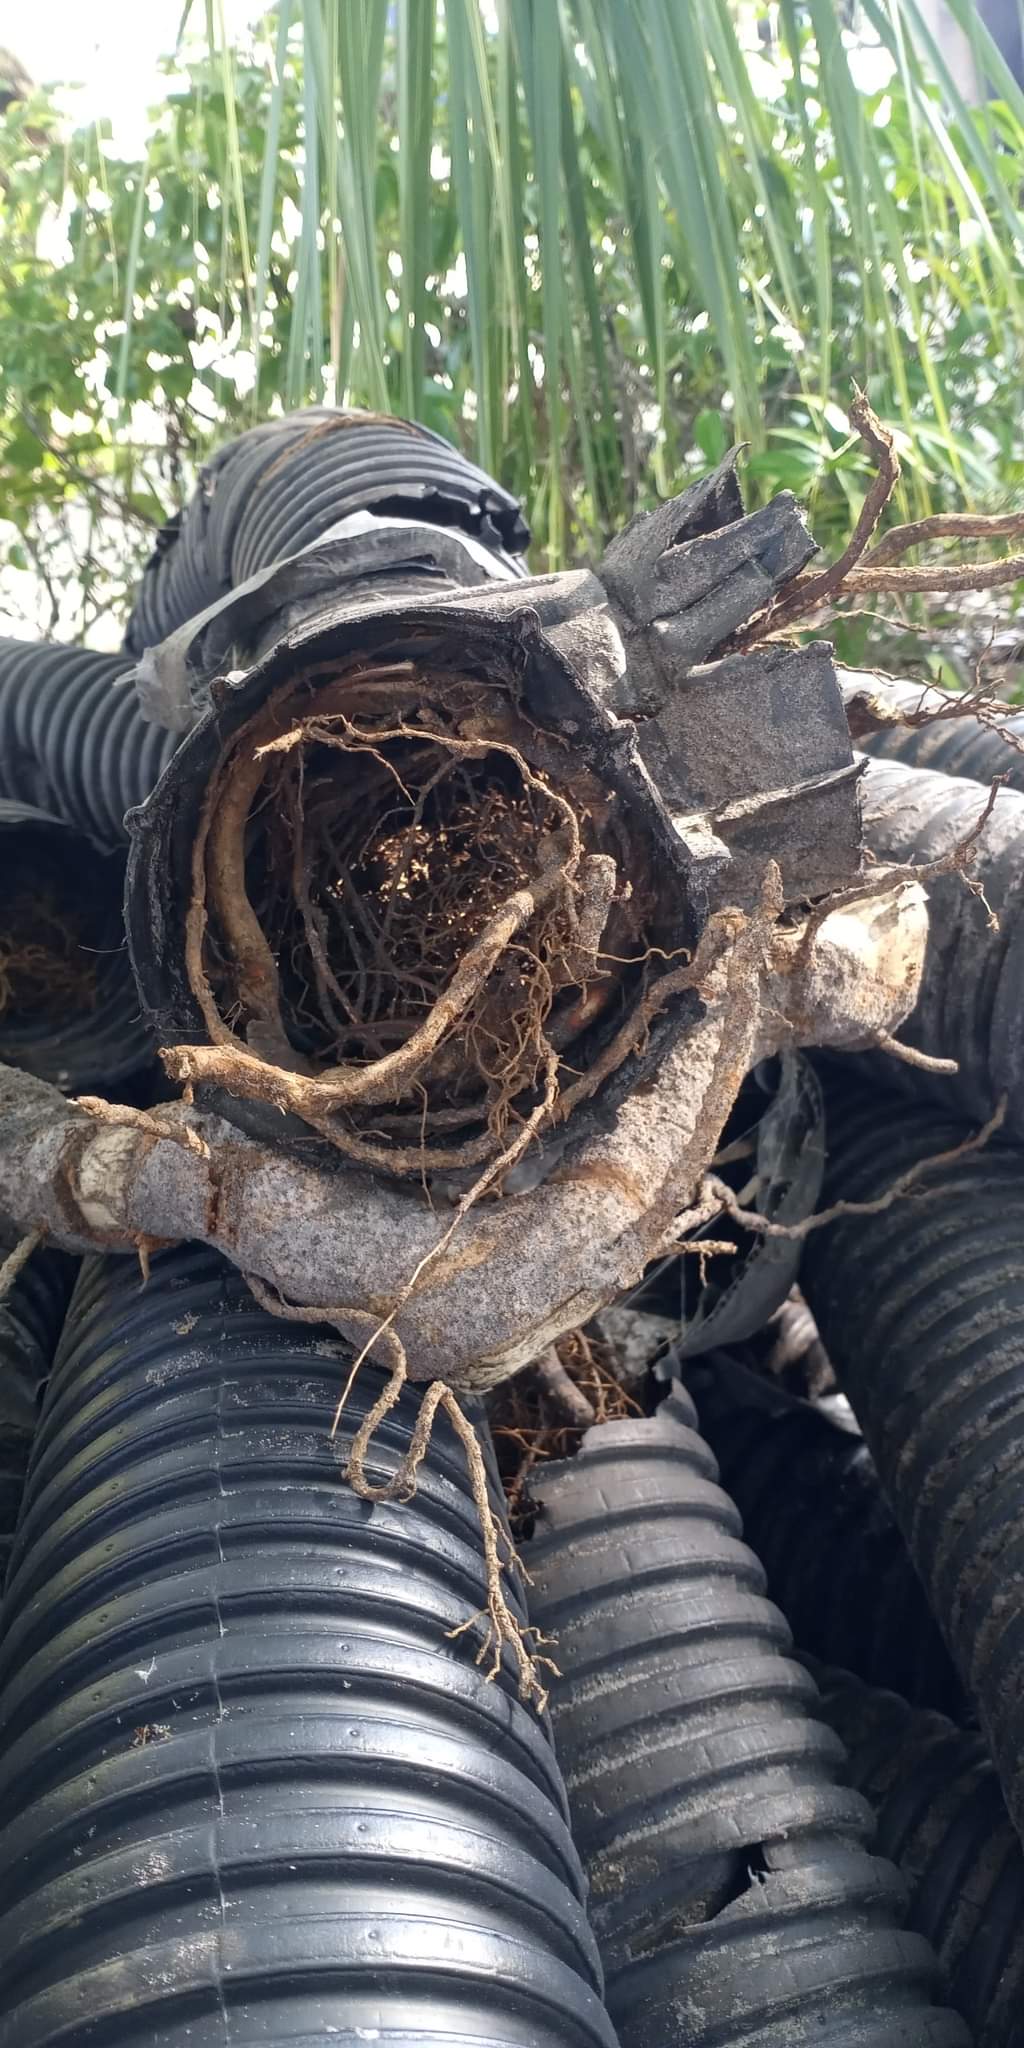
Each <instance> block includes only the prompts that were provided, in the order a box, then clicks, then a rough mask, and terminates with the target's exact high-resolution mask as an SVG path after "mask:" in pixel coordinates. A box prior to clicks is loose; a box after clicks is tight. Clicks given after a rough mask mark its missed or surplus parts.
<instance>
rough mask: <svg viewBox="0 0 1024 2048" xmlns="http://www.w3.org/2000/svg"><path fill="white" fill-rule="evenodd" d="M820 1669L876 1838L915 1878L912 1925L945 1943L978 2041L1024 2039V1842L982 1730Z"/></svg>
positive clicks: (955, 1992)
mask: <svg viewBox="0 0 1024 2048" xmlns="http://www.w3.org/2000/svg"><path fill="white" fill-rule="evenodd" d="M815 1675H816V1677H817V1680H818V1684H819V1687H820V1689H821V1711H822V1713H823V1715H824V1717H825V1719H826V1720H827V1721H828V1723H829V1725H830V1727H832V1728H834V1729H835V1731H836V1733H837V1735H838V1736H839V1737H840V1738H841V1740H842V1741H843V1743H844V1744H845V1746H846V1749H847V1752H848V1755H849V1768H850V1777H851V1780H852V1782H853V1784H854V1785H856V1786H857V1788H858V1790H859V1791H861V1792H863V1794H864V1797H865V1798H866V1799H869V1800H870V1801H871V1805H872V1808H873V1809H874V1812H875V1815H876V1818H877V1821H878V1834H877V1837H876V1842H877V1847H878V1848H879V1849H880V1850H881V1851H882V1853H883V1854H884V1855H886V1856H890V1857H891V1858H892V1860H893V1862H894V1863H896V1864H898V1865H899V1868H900V1870H901V1871H902V1873H903V1876H904V1878H905V1880H906V1883H907V1885H908V1888H909V1894H910V1902H909V1910H908V1914H907V1925H908V1927H913V1928H915V1929H916V1930H917V1932H918V1933H919V1934H923V1935H924V1936H925V1939H926V1940H927V1941H930V1942H931V1943H932V1945H933V1947H934V1948H935V1951H936V1953H937V1955H938V1958H939V1964H940V1967H941V1970H942V1974H943V1978H944V1980H945V1984H946V1988H947V1995H948V1997H949V2000H950V2003H951V2005H954V2006H955V2007H956V2010H957V2011H958V2012H959V2013H962V2015H963V2017H964V2019H965V2020H966V2021H967V2024H968V2026H969V2027H970V2029H971V2033H972V2035H973V2038H974V2042H975V2048H1021V2044H1022V2043H1024V1851H1022V1849H1021V1845H1020V1843H1019V1841H1018V1840H1017V1837H1016V1835H1015V1833H1014V1831H1013V1828H1012V1827H1011V1825H1010V1821H1009V1818H1008V1816H1007V1812H1006V1807H1005V1804H1004V1802H1003V1795H1002V1793H1001V1792H1000V1789H999V1780H998V1778H997V1777H996V1773H995V1770H994V1768H993V1764H992V1759H991V1757H990V1756H989V1753H988V1751H987V1749H986V1748H985V1744H984V1742H983V1740H982V1738H981V1736H980V1735H971V1734H966V1733H964V1731H963V1730H962V1729H959V1728H955V1727H954V1726H953V1723H952V1722H951V1721H947V1719H946V1717H945V1715H944V1714H934V1713H921V1712H915V1711H914V1709H913V1708H912V1707H908V1705H907V1703H906V1701H905V1700H902V1699H899V1698H897V1696H896V1694H895V1693H891V1692H876V1691H875V1690H874V1689H873V1688H872V1687H870V1686H865V1685H861V1684H859V1682H858V1681H857V1679H856V1678H852V1677H850V1675H849V1674H848V1673H847V1672H845V1671H822V1670H820V1669H818V1670H816V1673H815Z"/></svg>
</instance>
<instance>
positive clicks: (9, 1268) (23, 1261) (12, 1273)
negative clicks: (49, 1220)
mask: <svg viewBox="0 0 1024 2048" xmlns="http://www.w3.org/2000/svg"><path fill="white" fill-rule="evenodd" d="M45 1236H46V1232H45V1230H30V1231H29V1232H28V1233H27V1235H26V1236H25V1237H22V1238H19V1240H18V1243H17V1244H16V1245H15V1247H14V1249H13V1251H10V1252H8V1254H7V1257H6V1258H5V1259H4V1260H3V1262H2V1264H0V1302H2V1301H6V1299H7V1296H8V1295H9V1293H10V1291H11V1288H12V1287H13V1286H14V1283H15V1281H16V1279H17V1277H18V1274H19V1273H20V1272H21V1271H22V1268H23V1267H25V1266H27V1265H28V1262H29V1260H30V1258H31V1257H32V1254H33V1252H35V1251H38V1249H39V1246H40V1245H41V1244H42V1242H43V1240H44V1238H45Z"/></svg>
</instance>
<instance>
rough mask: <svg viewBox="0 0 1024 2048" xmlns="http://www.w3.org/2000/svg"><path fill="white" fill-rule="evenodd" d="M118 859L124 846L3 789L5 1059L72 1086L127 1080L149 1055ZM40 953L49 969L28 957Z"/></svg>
mask: <svg viewBox="0 0 1024 2048" xmlns="http://www.w3.org/2000/svg"><path fill="white" fill-rule="evenodd" d="M124 867H125V863H124V856H123V853H122V854H112V853H103V852H102V851H101V850H100V849H99V848H97V847H96V846H94V845H92V844H90V842H89V841H88V840H87V839H85V838H83V836H82V834H81V833H80V832H77V831H75V830H74V829H73V828H72V827H71V826H69V825H67V824H66V823H64V822H63V821H62V820H61V819H60V818H55V817H49V816H47V814H46V813H45V812H43V811H37V810H34V809H32V807H31V806H30V805H28V804H19V803H9V802H6V801H4V800H3V799H2V798H0V874H2V876H3V887H2V889H0V1060H3V1061H4V1062H5V1064H6V1065H8V1066H13V1067H22V1068H24V1069H25V1070H26V1071H27V1072H28V1073H30V1074H35V1075H36V1076H37V1078H38V1079H39V1080H41V1081H50V1082H52V1083H53V1085H54V1086H55V1087H57V1088H63V1089H64V1091H65V1093H67V1094H69V1095H85V1094H89V1093H90V1092H95V1091H97V1090H103V1091H107V1090H109V1089H111V1088H113V1087H115V1086H120V1087H122V1089H123V1085H124V1084H125V1083H126V1082H127V1081H128V1080H129V1079H131V1078H133V1077H134V1076H136V1075H138V1074H140V1073H141V1072H142V1071H143V1070H144V1069H146V1068H147V1067H149V1066H150V1065H151V1063H152V1061H153V1053H154V1047H153V1039H152V1036H151V1034H150V1031H149V1027H148V1026H147V1025H146V1024H145V1023H144V1022H143V1019H142V1011H141V1007H140V1004H139V998H138V994H137V991H136V987H135V982H134V978H133V976H132V970H131V964H130V962H129V959H128V951H127V945H126V941H125V934H124V918H123V913H122V907H121V906H122V897H123V893H124ZM26 949H28V950H26ZM47 952H48V953H49V955H50V960H51V965H50V966H49V967H47V965H46V962H45V960H44V962H43V964H42V966H41V967H40V966H34V965H33V964H32V958H31V956H32V954H33V953H42V954H44V955H45V954H46V953H47ZM19 961H20V962H21V966H20V969H19ZM54 976H55V977H56V978H54Z"/></svg>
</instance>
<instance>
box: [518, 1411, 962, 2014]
mask: <svg viewBox="0 0 1024 2048" xmlns="http://www.w3.org/2000/svg"><path fill="white" fill-rule="evenodd" d="M695 1421H696V1416H695V1411H694V1408H693V1404H692V1402H691V1401H690V1399H689V1397H688V1395H687V1394H686V1393H685V1392H684V1391H683V1389H682V1388H681V1387H679V1386H677V1387H675V1388H674V1390H673V1392H672V1394H671V1395H670V1396H669V1397H668V1399H667V1400H666V1401H665V1402H663V1404H662V1406H661V1407H660V1409H659V1410H658V1413H657V1415H656V1416H655V1417H653V1418H652V1419H651V1420H649V1421H639V1422H622V1423H609V1424H605V1425H603V1426H601V1427H600V1428H595V1429H593V1430H591V1431H590V1432H589V1433H588V1435H587V1436H586V1437H585V1438H584V1442H583V1447H582V1449H581V1451H580V1453H579V1454H578V1456H577V1457H576V1458H575V1459H573V1460H572V1461H569V1462H567V1463H563V1464H560V1465H555V1466H545V1468H544V1469H543V1472H542V1474H541V1475H540V1476H539V1478H537V1479H536V1480H535V1482H534V1485H533V1492H534V1494H535V1496H536V1497H537V1499H538V1501H539V1515H538V1521H537V1527H536V1533H535V1534H534V1536H533V1538H532V1540H531V1541H530V1543H529V1546H528V1550H527V1564H528V1568H529V1571H530V1574H531V1580H532V1590H531V1595H530V1606H531V1614H532V1616H533V1619H534V1620H535V1622H536V1623H537V1625H538V1626H540V1627H541V1628H542V1629H544V1630H545V1631H546V1632H550V1633H552V1634H554V1635H556V1637H557V1648H556V1652H555V1654H556V1657H557V1661H558V1663H559V1666H560V1668H561V1671H562V1673H563V1674H564V1676H563V1678H562V1681H561V1682H560V1683H559V1682H557V1681H556V1682H555V1684H554V1687H553V1692H552V1715H553V1720H554V1726H555V1740H556V1745H557V1747H558V1752H559V1757H560V1760H561V1763H562V1767H563V1769H564V1771H565V1774H566V1782H567V1786H568V1791H569V1802H570V1808H571V1812H572V1816H573V1826H574V1832H575V1837H576V1841H577V1845H578V1847H579V1849H580V1852H581V1854H582V1855H583V1858H584V1861H585V1863H586V1865H587V1868H588V1873H589V1877H590V1885H591V1918H592V1921H593V1924H594V1927H595V1930H596V1933H597V1936H598V1941H599V1943H600V1945H601V1951H602V1956H603V1960H604V1965H605V1972H606V1978H607V1985H608V1992H607V1995H608V2005H609V2010H610V2012H611V2015H612V2018H613V2020H614V2021H615V2023H616V2025H617V2026H618V2028H619V2034H620V2040H621V2042H622V2048H698V2044H699V2048H709V2044H720V2048H733V2044H736V2043H738V2042H740V2041H742V2042H743V2043H745V2044H754V2043H765V2044H768V2043H771V2044H773V2048H775V2044H779V2048H781V2044H782V2043H783V2042H786V2043H787V2044H788V2043H790V2042H803V2041H812V2040H814V2041H820V2040H826V2039H827V2040H828V2041H829V2043H831V2044H833V2048H839V2044H840V2043H842V2044H846V2043H854V2042H856V2043H857V2044H859V2048H867V2044H872V2048H874V2044H876V2043H877V2044H879V2048H881V2043H883V2042H885V2043H887V2044H889V2048H895V2044H897V2043H899V2044H906V2048H909V2044H910V2043H915V2044H924V2043H938V2042H940V2041H941V2042H948V2043H953V2042H961V2043H962V2042H964V2041H965V2040H966V2035H965V2033H964V2030H963V2027H962V2023H961V2021H960V2020H959V2019H958V2018H957V2017H956V2016H955V2015H953V2014H952V2013H949V2012H945V2011H941V2010H939V2009H938V2008H936V2007H935V2006H933V2005H932V2004H931V2003H930V1993H931V1986H932V1981H933V1977H934V1973H935V1964H934V1958H933V1957H932V1956H931V1954H930V1951H929V1950H928V1947H927V1944H925V1943H924V1942H923V1941H921V1940H920V1938H919V1937H916V1936H914V1935H907V1934H905V1933H903V1932H901V1931H900V1929H899V1926H898V1917H899V1912H900V1909H901V1889H900V1882H899V1879H898V1877H897V1875H896V1872H895V1871H894V1870H893V1869H892V1867H891V1865H889V1864H888V1863H883V1862H880V1861H879V1860H878V1859H877V1858H874V1857H872V1856H870V1855H869V1854H868V1853H867V1851H866V1849H865V1847H864V1842H865V1840H866V1838H867V1835H868V1832H869V1830H870V1825H871V1822H870V1814H869V1811H868V1809H867V1806H866V1803H865V1802H864V1801H862V1800H861V1798H860V1797H859V1796H858V1795H857V1794H855V1793H854V1792H853V1791H852V1790H851V1788H850V1787H848V1786H847V1785H846V1784H845V1783H844V1781H843V1764H844V1759H843V1753H842V1750H841V1748H840V1747H839V1746H838V1745H837V1744H836V1742H835V1740H834V1737H833V1736H832V1735H831V1732H830V1731H829V1730H827V1729H826V1728H825V1726H824V1724H823V1722H822V1721H821V1719H820V1717H819V1716H818V1714H817V1711H816V1707H817V1696H816V1692H815V1689H814V1686H813V1684H811V1683H809V1682H808V1676H809V1674H808V1673H807V1672H806V1671H805V1670H803V1668H802V1667H801V1666H800V1665H798V1664H797V1663H796V1662H795V1661H794V1660H793V1659H792V1657H790V1656H789V1655H788V1651H789V1647H790V1639H789V1634H788V1630H787V1629H786V1625H785V1622H784V1621H783V1618H782V1616H781V1614H779V1612H778V1610H777V1609H776V1608H774V1607H773V1606H772V1605H771V1604H770V1602H769V1601H768V1600H767V1599H766V1598H765V1597H764V1575H763V1573H762V1571H761V1568H760V1565H759V1564H758V1561H757V1559H756V1558H755V1557H754V1556H753V1553H752V1552H751V1551H750V1550H748V1548H747V1547H746V1545H745V1544H744V1543H743V1542H742V1541H741V1531H740V1520H739V1516H738V1514H737V1512H736V1509H735V1506H734V1505H733V1503H732V1502H731V1501H730V1500H729V1499H728V1498H727V1496H726V1495H725V1494H724V1493H723V1492H722V1490H721V1489H720V1488H719V1486H718V1485H717V1484H716V1476H717V1468H716V1466H715V1462H714V1459H713V1457H712V1456H711V1453H710V1451H709V1449H708V1447H707V1446H706V1445H705V1444H704V1443H703V1442H702V1440H701V1438H700V1437H699V1436H698V1435H697V1433H696V1430H695V1428H694V1423H695Z"/></svg>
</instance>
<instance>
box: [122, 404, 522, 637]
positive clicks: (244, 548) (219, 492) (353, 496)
mask: <svg viewBox="0 0 1024 2048" xmlns="http://www.w3.org/2000/svg"><path fill="white" fill-rule="evenodd" d="M359 511H373V512H375V513H377V514H391V515H392V516H395V515H397V516H398V517H401V518H406V519H419V520H424V521H426V522H427V523H430V524H433V525H436V526H456V527H458V528H460V530H461V531H463V532H465V533H469V534H472V535H473V536H475V537H476V538H477V539H479V540H480V541H481V542H482V543H483V545H484V546H485V547H487V548H488V549H489V550H490V551H491V552H492V553H495V554H499V555H502V556H505V557H507V558H508V559H509V560H510V561H511V560H513V559H514V558H515V557H517V556H519V555H520V554H522V552H523V550H524V549H525V548H526V547H527V546H528V544H529V539H530V534H529V529H528V527H527V526H526V525H525V523H524V521H523V518H522V515H521V512H520V508H519V503H518V500H517V499H515V498H513V497H512V496H511V495H510V493H509V492H508V491H505V490H503V489H502V487H501V486H500V484H497V483H495V481H494V479H493V478H492V477H489V476H487V475H486V474H485V473H484V471H483V470H481V469H477V467H476V465H475V464H474V463H472V462H469V461H467V459H466V457H465V456H464V455H462V454H460V453H459V451H458V449H456V448H453V447H452V446H451V444H450V443H449V442H448V441H445V440H444V439H443V438H442V437H441V435H439V434H434V433H431V432H430V431H429V429H428V428H426V427H419V426H412V425H410V424H409V422H408V421H406V420H399V419H384V418H381V417H380V416H379V415H377V414H375V413H346V412H336V411H333V410H332V409H331V408H329V407H327V406H320V407H316V406H314V407H310V408H309V409H308V410H306V411H302V412H295V413H289V414H288V415H287V416H286V417H285V418H284V419H280V420H270V421H268V422H267V423H266V424H265V425H263V426H260V427H253V428H252V429H251V431H250V432H249V433H247V434H241V435H239V436H238V438H237V439H236V440H234V441H231V442H229V443H228V445H227V447H225V448H223V449H221V450H220V452H219V453H218V454H217V455H215V456H214V457H213V459H212V461H211V462H209V463H207V464H206V466H205V468H204V469H203V471H202V473H201V477H200V483H199V488H198V490H197V491H196V493H195V495H194V497H193V498H192V499H191V500H190V502H189V504H188V505H187V506H186V508H185V511H184V512H183V513H181V514H180V515H178V516H177V517H176V518H174V519H172V520H171V521H169V522H168V524H167V526H165V527H164V529H163V531H162V533H161V535H160V538H159V540H158V542H157V547H156V550H155V552H154V554H153V556H152V557H151V559H150V561H149V563H148V564H147V567H146V570H145V573H144V575H143V578H142V582H141V584H140V585H139V588H138V590H137V592H136V596H135V602H134V605H133V608H132V612H131V616H130V618H129V621H128V627H127V631H126V633H125V647H126V648H127V649H128V650H129V652H130V653H132V654H135V655H140V654H141V653H142V651H143V649H144V648H145V647H152V646H155V645H156V644H157V642H159V641H160V640H163V639H164V638H165V637H166V636H167V634H169V633H171V632H173V631H174V630H175V628H176V627H178V626H182V625H184V624H185V623H186V621H187V620H189V619H191V618H193V617H194V616H195V614H196V613H197V612H200V611H203V610H204V609H205V608H206V607H207V606H208V605H211V604H213V603H215V602H216V600H217V599H218V598H220V597H223V596H225V595H226V593H227V592H228V591H230V590H233V589H235V587H236V586H237V585H238V584H240V583H243V582H245V581H246V579H247V578H248V577H250V576H253V575H255V573H256V571H257V570H259V569H264V568H267V567H269V566H270V565H271V564H272V563H274V562H278V561H280V560H281V559H282V558H283V557H284V556H286V555H293V554H297V553H298V552H299V551H300V550H301V549H302V548H305V547H308V546H309V545H310V544H311V543H312V542H314V541H316V540H319V539H320V538H321V536H322V535H323V534H324V533H326V531H327V530H328V528H329V527H331V526H333V525H335V524H336V523H337V522H338V521H339V520H341V519H344V518H346V517H348V515H349V514H351V513H353V512H359Z"/></svg>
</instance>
